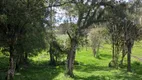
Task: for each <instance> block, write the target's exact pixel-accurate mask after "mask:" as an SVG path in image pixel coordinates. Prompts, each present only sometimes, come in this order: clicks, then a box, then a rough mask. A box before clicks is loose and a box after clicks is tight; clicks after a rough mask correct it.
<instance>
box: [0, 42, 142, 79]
mask: <svg viewBox="0 0 142 80" xmlns="http://www.w3.org/2000/svg"><path fill="white" fill-rule="evenodd" d="M139 46H140V44H138V43H136V45H135V46H134V49H133V50H134V51H133V53H132V55H136V56H138V57H140V56H141V55H142V54H140V52H142V51H141V47H139ZM111 51H112V50H111V45H109V44H104V45H103V47H101V48H100V52H99V54H100V58H99V59H97V58H95V57H94V55H93V52H92V50H91V48H90V47H88V48H87V49H86V48H81V49H80V50H77V53H76V59H75V60H76V61H77V62H78V63H79V64H78V65H75V66H74V75H75V77H74V78H70V77H68V76H66V75H65V70H66V66H65V65H58V66H55V67H53V66H49V65H48V61H49V54H48V53H47V52H46V51H44V52H42V53H40V54H39V55H37V56H33V57H30V58H29V59H30V65H29V67H27V68H21V69H20V71H19V72H16V74H15V80H142V63H140V61H139V60H137V59H134V58H132V71H133V72H132V73H127V71H126V67H125V68H119V69H114V68H109V67H108V63H109V62H110V61H111V55H112V53H111ZM138 52H139V53H138ZM137 53H138V54H137ZM0 62H1V63H4V64H0V80H3V79H4V76H5V74H6V69H7V66H8V57H5V56H3V55H2V54H0ZM125 62H126V60H125ZM5 67H6V69H5ZM1 69H5V70H1Z"/></svg>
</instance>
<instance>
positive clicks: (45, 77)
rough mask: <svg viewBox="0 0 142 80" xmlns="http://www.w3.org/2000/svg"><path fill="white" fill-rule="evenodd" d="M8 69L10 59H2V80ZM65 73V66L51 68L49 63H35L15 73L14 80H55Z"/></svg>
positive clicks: (0, 60) (0, 78)
mask: <svg viewBox="0 0 142 80" xmlns="http://www.w3.org/2000/svg"><path fill="white" fill-rule="evenodd" d="M7 69H8V57H5V56H1V57H0V80H5V77H6V73H7ZM63 71H64V66H49V65H48V62H47V61H42V62H33V61H30V64H29V65H28V66H26V67H21V68H20V70H19V71H18V72H17V71H16V72H15V78H14V80H53V79H54V78H55V77H56V76H57V75H58V74H59V73H61V72H63Z"/></svg>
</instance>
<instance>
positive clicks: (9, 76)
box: [7, 45, 15, 80]
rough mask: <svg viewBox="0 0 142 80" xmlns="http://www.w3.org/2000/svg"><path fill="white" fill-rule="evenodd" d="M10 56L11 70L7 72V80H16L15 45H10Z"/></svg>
mask: <svg viewBox="0 0 142 80" xmlns="http://www.w3.org/2000/svg"><path fill="white" fill-rule="evenodd" d="M9 52H10V58H9V70H8V73H7V80H14V72H15V67H14V47H13V45H10V50H9Z"/></svg>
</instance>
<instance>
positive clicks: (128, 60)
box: [127, 43, 132, 72]
mask: <svg viewBox="0 0 142 80" xmlns="http://www.w3.org/2000/svg"><path fill="white" fill-rule="evenodd" d="M127 47H128V54H127V71H128V72H131V49H132V45H131V43H128V45H127Z"/></svg>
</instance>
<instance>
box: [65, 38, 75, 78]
mask: <svg viewBox="0 0 142 80" xmlns="http://www.w3.org/2000/svg"><path fill="white" fill-rule="evenodd" d="M76 47H77V42H76V40H75V39H74V38H73V39H71V48H70V51H69V53H68V56H67V75H69V76H70V77H73V76H74V75H73V67H74V59H75V54H76Z"/></svg>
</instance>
